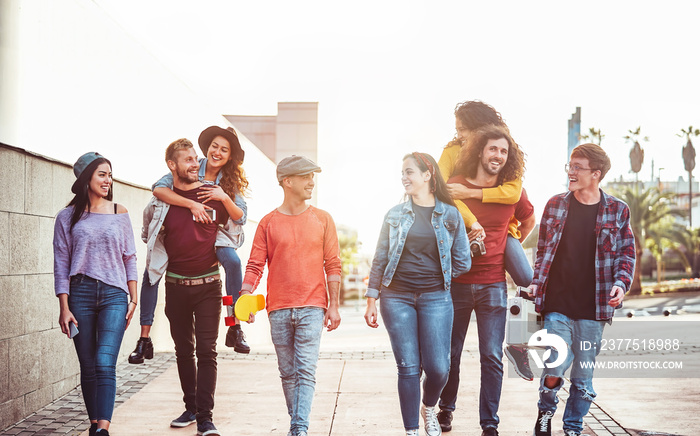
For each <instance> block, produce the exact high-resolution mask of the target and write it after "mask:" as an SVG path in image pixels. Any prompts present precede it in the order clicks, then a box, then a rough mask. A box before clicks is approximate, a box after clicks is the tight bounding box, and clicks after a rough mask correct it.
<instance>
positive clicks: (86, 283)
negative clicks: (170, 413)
mask: <svg viewBox="0 0 700 436" xmlns="http://www.w3.org/2000/svg"><path fill="white" fill-rule="evenodd" d="M73 172H74V173H75V176H76V177H77V180H76V181H75V183H74V184H73V187H72V191H73V193H74V194H75V197H73V199H72V200H71V201H70V203H68V206H67V207H65V208H64V209H62V210H61V211H60V212H59V213H58V215H57V216H56V223H55V226H54V240H53V248H54V284H55V291H56V296H58V299H59V305H60V315H59V318H58V322H59V324H60V326H61V331H62V332H63V333H65V334H66V335H67V336H68V337H72V339H73V343H74V345H75V350H76V352H77V354H78V360H79V361H80V385H81V388H82V391H83V399H84V400H85V406H86V408H87V412H88V417H89V418H90V432H89V433H90V435H91V436H92V435H99V436H106V435H109V431H108V430H109V424H110V422H111V420H112V412H113V411H114V399H115V396H116V389H117V386H116V364H117V357H118V355H119V347H120V345H121V342H122V339H123V337H124V331H125V330H126V328H127V327H128V326H129V322H130V321H131V317H132V316H133V314H134V310H135V309H136V301H137V294H136V292H137V290H136V282H137V278H138V272H137V270H136V246H135V244H134V234H133V231H132V226H131V220H130V219H129V214H128V213H127V210H126V208H125V207H124V206H122V205H119V204H116V203H113V202H112V164H111V163H110V162H109V160H107V159H106V158H104V157H103V156H101V155H100V154H99V153H95V152H90V153H86V154H84V155H82V156H81V157H80V158H79V159H78V161H77V162H76V163H75V165H74V166H73Z"/></svg>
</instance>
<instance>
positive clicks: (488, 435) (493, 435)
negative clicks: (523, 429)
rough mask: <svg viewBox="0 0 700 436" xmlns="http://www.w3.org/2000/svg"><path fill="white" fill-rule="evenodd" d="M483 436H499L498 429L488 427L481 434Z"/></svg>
mask: <svg viewBox="0 0 700 436" xmlns="http://www.w3.org/2000/svg"><path fill="white" fill-rule="evenodd" d="M481 436H498V430H496V427H486V428H485V429H484V431H482V432H481Z"/></svg>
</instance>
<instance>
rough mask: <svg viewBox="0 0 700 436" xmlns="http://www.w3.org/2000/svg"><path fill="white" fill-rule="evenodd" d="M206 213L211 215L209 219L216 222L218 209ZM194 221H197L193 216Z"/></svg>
mask: <svg viewBox="0 0 700 436" xmlns="http://www.w3.org/2000/svg"><path fill="white" fill-rule="evenodd" d="M204 212H206V214H207V215H209V219H211V220H212V221H216V209H204ZM192 219H193V220H195V221H196V220H197V218H195V216H194V215H192Z"/></svg>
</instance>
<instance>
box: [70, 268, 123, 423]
mask: <svg viewBox="0 0 700 436" xmlns="http://www.w3.org/2000/svg"><path fill="white" fill-rule="evenodd" d="M128 300H129V299H128V297H127V294H126V292H124V290H123V289H119V288H116V287H114V286H110V285H107V284H105V283H103V282H101V281H99V280H95V279H93V278H90V277H88V276H85V275H82V274H78V275H76V276H73V277H71V280H70V295H69V296H68V307H69V309H70V311H71V312H72V313H73V316H74V317H75V319H76V320H77V321H78V330H80V332H79V333H78V335H77V336H75V337H74V338H73V344H74V345H75V351H76V352H77V353H78V360H79V361H80V385H81V388H82V390H83V400H85V407H86V408H87V412H88V417H89V418H90V419H91V420H103V419H106V420H107V421H111V420H112V412H113V411H114V398H115V395H116V392H117V377H116V367H117V357H118V356H119V346H120V345H121V343H122V338H123V337H124V330H125V328H126V312H127V305H128Z"/></svg>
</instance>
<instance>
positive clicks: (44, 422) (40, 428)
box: [2, 351, 631, 436]
mask: <svg viewBox="0 0 700 436" xmlns="http://www.w3.org/2000/svg"><path fill="white" fill-rule="evenodd" d="M465 353H466V354H470V352H465ZM320 358H321V359H327V360H340V361H348V360H391V359H393V354H392V353H391V352H390V351H369V352H363V351H351V352H337V351H330V352H321V356H320ZM473 358H476V356H473ZM219 359H221V360H241V361H274V360H275V359H276V356H275V354H274V353H255V354H251V355H241V354H235V353H221V354H219ZM174 363H175V356H174V354H173V353H158V354H156V356H155V358H154V359H153V360H150V361H148V363H147V364H145V365H130V364H128V363H126V362H124V363H121V364H119V365H118V366H117V398H116V407H119V405H121V404H122V403H124V402H125V401H126V400H127V399H129V398H130V397H131V396H132V395H134V394H135V393H137V392H138V391H139V390H141V388H143V387H144V386H146V385H147V384H148V383H149V382H150V381H151V380H153V379H154V378H155V377H158V376H159V375H160V374H162V373H163V372H164V371H165V370H166V369H168V368H169V367H170V366H171V365H173V364H174ZM504 395H507V393H504ZM567 396H568V393H567V392H566V390H565V389H562V390H561V391H560V398H561V399H562V400H564V401H565V400H566V397H567ZM87 421H88V419H87V415H86V413H85V406H84V404H83V400H82V392H81V390H80V387H77V388H75V389H74V390H72V391H71V392H69V393H68V394H66V395H65V396H63V397H62V398H60V399H58V400H56V401H54V402H53V403H51V404H49V405H48V406H46V407H44V408H43V409H41V410H39V411H37V412H36V413H34V414H33V415H30V416H28V417H27V418H25V419H24V420H22V421H20V422H18V423H16V424H15V425H13V426H11V427H9V428H7V429H5V430H4V431H3V432H2V434H3V435H17V436H25V435H26V436H29V435H59V434H61V435H65V434H69V435H80V434H81V433H82V432H84V431H85V430H86V429H87V427H88V424H87ZM585 422H586V424H587V425H588V428H587V429H586V432H585V434H587V435H597V436H618V435H629V434H631V433H628V432H627V431H625V430H624V429H623V428H622V427H620V425H619V424H618V423H617V422H616V421H615V420H614V419H613V418H612V417H611V416H610V415H608V414H607V413H606V412H605V411H604V410H602V409H601V408H600V407H598V405H596V404H594V405H593V406H592V407H591V412H590V413H589V415H588V416H586V418H585Z"/></svg>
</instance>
